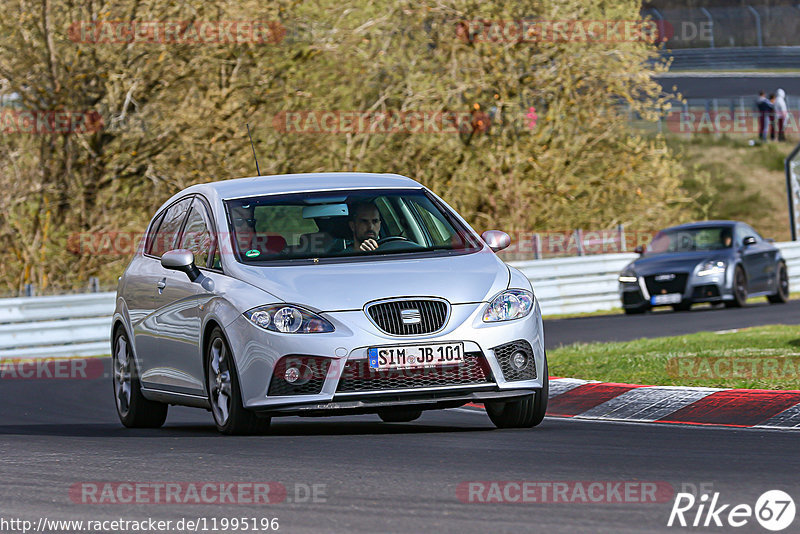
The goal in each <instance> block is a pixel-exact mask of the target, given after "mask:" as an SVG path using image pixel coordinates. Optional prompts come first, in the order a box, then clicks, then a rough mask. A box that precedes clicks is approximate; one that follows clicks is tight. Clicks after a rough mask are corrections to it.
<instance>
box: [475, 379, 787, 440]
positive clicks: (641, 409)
mask: <svg viewBox="0 0 800 534" xmlns="http://www.w3.org/2000/svg"><path fill="white" fill-rule="evenodd" d="M473 406H477V405H473ZM547 415H549V416H555V417H573V418H576V419H594V420H602V421H627V422H646V423H678V424H689V425H721V426H733V427H743V428H753V427H754V428H777V429H795V430H800V391H773V390H762V389H716V388H700V387H683V386H641V385H636V384H617V383H608V382H597V381H591V380H579V379H576V378H552V377H551V378H550V400H549V401H548V405H547Z"/></svg>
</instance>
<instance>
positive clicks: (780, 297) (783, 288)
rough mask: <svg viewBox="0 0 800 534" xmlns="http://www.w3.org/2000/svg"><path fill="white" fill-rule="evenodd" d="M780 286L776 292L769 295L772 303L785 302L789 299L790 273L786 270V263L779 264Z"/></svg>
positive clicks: (778, 281) (768, 298)
mask: <svg viewBox="0 0 800 534" xmlns="http://www.w3.org/2000/svg"><path fill="white" fill-rule="evenodd" d="M777 283H778V287H777V288H776V291H775V294H774V295H770V296H768V297H767V300H769V301H770V303H772V304H783V303H785V302H786V301H787V300H789V273H787V272H786V264H785V263H780V264H779V265H778V280H777Z"/></svg>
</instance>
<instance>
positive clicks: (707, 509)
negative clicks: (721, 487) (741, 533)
mask: <svg viewBox="0 0 800 534" xmlns="http://www.w3.org/2000/svg"><path fill="white" fill-rule="evenodd" d="M719 495H720V494H719V492H714V494H713V495H712V496H711V497H709V495H708V494H707V493H704V494H703V495H701V496H700V497H699V498H696V497H695V496H694V495H693V494H691V493H678V494H677V495H676V496H675V502H674V503H673V505H672V511H671V512H670V514H669V521H668V522H667V526H668V527H671V526H676V527H677V526H681V527H723V526H724V527H734V528H738V527H743V526H745V525H747V524H750V523H751V521H752V520H753V518H755V520H756V521H757V522H758V524H760V525H761V526H762V527H764V528H765V529H767V530H771V531H773V532H777V531H780V530H784V529H785V528H787V527H788V526H789V525H791V524H792V522H793V521H794V516H795V506H794V500H793V499H792V498H791V497H790V496H789V494H788V493H786V492H784V491H781V490H769V491H766V492H764V493H763V494H761V496H760V497H759V498H758V500H756V504H755V506H750V505H749V504H736V505H733V504H731V503H722V502H721V501H720V498H719Z"/></svg>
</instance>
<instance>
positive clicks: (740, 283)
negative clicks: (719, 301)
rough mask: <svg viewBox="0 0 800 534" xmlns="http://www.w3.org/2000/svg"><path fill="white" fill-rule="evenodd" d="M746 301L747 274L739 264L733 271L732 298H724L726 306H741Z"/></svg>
mask: <svg viewBox="0 0 800 534" xmlns="http://www.w3.org/2000/svg"><path fill="white" fill-rule="evenodd" d="M746 302H747V276H746V275H745V274H744V269H742V268H741V266H737V267H736V271H735V272H734V273H733V300H726V301H725V307H726V308H741V307H743V306H744V305H745V303H746Z"/></svg>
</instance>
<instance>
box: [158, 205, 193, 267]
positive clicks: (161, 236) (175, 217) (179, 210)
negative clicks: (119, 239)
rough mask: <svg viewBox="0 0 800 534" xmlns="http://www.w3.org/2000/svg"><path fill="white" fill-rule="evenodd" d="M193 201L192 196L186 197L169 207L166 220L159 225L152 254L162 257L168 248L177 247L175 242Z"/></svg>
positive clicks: (165, 215)
mask: <svg viewBox="0 0 800 534" xmlns="http://www.w3.org/2000/svg"><path fill="white" fill-rule="evenodd" d="M191 202H192V199H191V198H185V199H183V200H181V201H179V202H176V203H175V204H173V205H172V206H170V207H169V208H168V209H167V212H166V213H165V214H164V220H163V221H162V222H161V225H160V226H159V227H158V231H157V232H156V236H155V239H153V243H152V246H151V248H150V254H152V255H153V256H157V257H159V258H160V257H161V256H162V255H163V254H164V253H165V252H167V251H168V250H172V249H174V248H176V247H175V242H176V241H177V240H178V232H180V231H181V225H182V224H183V220H184V219H185V218H186V212H187V211H188V210H189V205H190V204H191Z"/></svg>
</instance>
